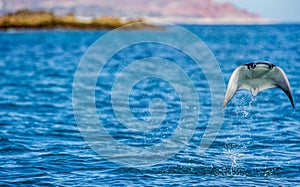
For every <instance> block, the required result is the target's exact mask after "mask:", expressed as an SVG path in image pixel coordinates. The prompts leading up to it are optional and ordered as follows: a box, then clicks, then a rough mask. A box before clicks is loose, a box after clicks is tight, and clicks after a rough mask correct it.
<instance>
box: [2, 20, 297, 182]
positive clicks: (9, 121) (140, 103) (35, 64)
mask: <svg viewBox="0 0 300 187" xmlns="http://www.w3.org/2000/svg"><path fill="white" fill-rule="evenodd" d="M182 27H184V28H186V29H187V30H189V31H191V32H192V33H194V34H195V35H196V36H197V37H199V38H200V39H201V40H203V41H204V42H205V44H206V45H207V47H208V48H209V49H210V50H211V52H212V53H213V54H214V56H215V58H216V60H217V61H218V63H219V65H220V68H221V71H222V75H223V77H224V81H225V83H228V80H229V78H230V75H231V73H232V72H233V71H234V69H235V68H236V67H237V66H239V65H241V64H245V63H248V62H251V61H257V60H263V61H270V62H273V63H274V64H276V65H278V66H280V67H281V68H282V69H283V70H284V71H285V72H286V74H287V76H288V78H289V81H290V86H291V90H292V94H293V98H294V102H295V106H296V109H295V110H294V109H293V108H292V106H291V104H290V101H289V99H288V97H287V96H286V95H285V93H284V92H283V91H282V90H280V89H277V88H274V89H269V90H266V91H263V92H261V93H259V94H258V96H257V97H255V98H253V97H252V96H251V94H250V92H248V91H239V92H237V93H236V95H235V96H234V97H233V99H232V100H231V101H230V102H229V104H228V105H227V108H226V109H225V111H224V115H225V116H224V120H223V123H222V126H221V129H220V130H219V132H218V136H217V137H216V139H215V140H214V142H213V144H212V145H211V146H210V147H209V148H208V149H207V150H206V151H205V152H203V153H201V152H199V151H198V147H199V144H200V141H201V137H202V135H203V133H204V131H205V128H206V126H207V123H208V121H209V118H210V115H211V114H210V111H211V108H210V107H211V103H212V101H211V93H210V91H209V85H208V83H207V79H206V77H205V75H204V74H203V72H202V71H201V69H199V68H195V63H194V62H193V60H192V59H191V58H190V57H188V56H187V55H186V54H183V53H182V51H180V50H178V49H174V48H172V46H165V45H163V44H136V45H132V46H130V47H128V48H126V49H122V50H119V51H117V52H116V54H115V55H114V56H113V57H112V58H111V59H110V62H109V63H107V64H106V66H105V68H104V69H103V71H105V72H106V74H104V77H102V78H101V77H99V79H98V81H97V84H96V86H95V96H96V101H95V105H96V107H97V114H98V116H99V119H100V120H101V122H102V123H103V126H104V127H105V128H106V129H107V132H108V133H109V134H110V135H111V136H112V137H113V138H114V139H116V140H117V141H120V142H122V143H123V144H127V145H128V146H133V147H139V148H141V149H142V148H143V147H150V146H153V145H156V144H159V143H161V142H163V141H164V140H165V139H168V138H170V136H171V135H172V133H174V131H175V130H176V128H177V127H178V121H179V120H180V117H179V115H180V113H181V111H182V110H183V109H181V105H180V102H181V100H180V98H179V97H178V94H177V93H176V89H175V88H174V87H173V86H172V85H171V84H169V83H168V82H167V81H165V80H162V79H159V78H155V77H154V78H150V79H143V80H141V81H139V82H137V84H136V85H135V86H134V87H133V88H132V90H131V94H130V96H129V98H128V102H129V106H130V109H131V112H132V115H133V116H135V117H136V118H137V119H138V120H141V121H145V120H146V121H147V120H148V119H149V118H150V117H151V111H149V109H148V107H149V104H150V102H151V101H152V100H153V99H157V98H159V99H160V100H163V101H164V102H166V103H167V104H166V114H165V120H164V121H163V123H162V124H161V127H160V128H156V129H155V130H153V131H150V132H148V133H141V132H135V131H129V130H128V129H126V128H125V127H124V126H122V123H120V122H118V121H117V118H116V117H115V116H114V111H113V108H112V107H111V103H110V101H111V95H110V93H111V89H112V85H113V82H114V80H115V79H116V76H117V73H118V71H120V69H121V68H124V67H125V66H127V65H128V64H130V63H131V62H133V61H135V60H138V59H143V58H147V57H152V56H154V57H160V58H164V59H167V60H169V61H170V62H175V63H177V64H178V65H179V66H180V67H181V68H182V69H183V70H184V71H185V72H186V75H187V76H189V77H190V78H191V80H193V81H194V83H195V84H194V86H195V89H196V90H197V93H198V95H199V98H200V99H199V107H200V111H201V114H199V115H200V119H199V122H198V126H197V129H196V131H195V132H194V134H193V136H192V138H191V139H190V141H189V143H188V144H187V145H186V146H185V147H184V148H183V149H182V150H180V151H179V152H178V153H177V154H175V155H174V156H173V157H171V158H169V159H167V160H166V161H164V162H162V163H159V164H156V165H153V166H149V167H143V168H137V167H127V166H126V165H119V164H116V163H114V162H112V161H111V160H109V159H107V158H104V157H103V156H101V155H99V154H98V153H97V152H96V151H94V150H93V148H92V147H91V146H90V144H89V143H88V142H86V141H85V139H84V138H83V137H82V134H81V133H80V131H79V129H78V125H77V123H76V120H75V117H74V111H73V105H72V102H74V101H73V100H72V94H73V90H72V89H73V87H72V86H73V80H74V75H75V73H76V70H77V66H78V65H79V63H80V60H81V59H82V57H83V56H84V54H85V52H86V51H87V50H88V48H89V47H90V46H91V45H92V44H93V43H94V42H95V41H96V40H97V39H98V38H100V37H101V36H104V35H105V34H106V33H107V31H75V30H74V31H69V30H68V31H65V30H42V31H36V30H31V31H14V30H9V31H2V32H0V77H1V78H0V157H1V158H0V185H1V186H6V185H8V186H41V185H45V186H162V185H163V186H202V185H203V186H207V185H210V186H247V185H250V186H295V185H299V184H300V113H299V107H300V105H299V103H300V81H299V78H300V77H299V75H300V25H297V24H283V25H243V26H242V25H213V26H206V25H182ZM122 32H123V33H124V32H125V33H126V32H137V33H139V32H140V33H143V32H156V33H159V32H168V31H163V30H162V31H157V30H156V31H128V30H123V31H120V33H122ZM177 39H178V38H174V40H177ZM106 47H107V48H108V49H110V48H111V49H114V47H115V46H111V45H108V46H106ZM98 55H99V56H96V58H98V57H99V58H101V52H99V54H98ZM99 71H100V70H99ZM162 71H163V70H162ZM87 76H88V74H87ZM174 76H176V75H174ZM82 86H84V85H82ZM87 119H88V117H87ZM106 149H108V150H109V147H106ZM145 159H146V158H145Z"/></svg>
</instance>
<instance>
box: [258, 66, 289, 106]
mask: <svg viewBox="0 0 300 187" xmlns="http://www.w3.org/2000/svg"><path fill="white" fill-rule="evenodd" d="M266 80H267V82H266V83H265V84H264V85H262V86H261V87H260V90H261V91H262V90H266V89H269V88H274V87H277V88H280V89H282V90H283V91H284V93H285V94H286V95H287V96H288V97H289V100H290V102H291V104H292V106H293V108H294V109H295V105H294V101H293V96H292V92H291V88H290V83H289V80H288V78H287V76H286V74H285V73H284V71H283V70H282V69H281V68H280V67H278V66H274V67H273V69H272V71H270V72H269V73H268V76H267V77H266Z"/></svg>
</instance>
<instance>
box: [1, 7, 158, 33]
mask: <svg viewBox="0 0 300 187" xmlns="http://www.w3.org/2000/svg"><path fill="white" fill-rule="evenodd" d="M132 23H135V24H134V25H131V26H130V25H129V24H132ZM127 25H128V26H127ZM122 26H127V27H124V29H133V30H140V29H158V28H159V27H158V26H155V25H150V24H147V23H145V22H144V20H143V19H142V18H137V19H132V20H121V19H120V18H118V17H111V16H101V17H98V18H94V19H92V20H88V21H87V20H79V19H77V18H76V17H75V15H74V14H73V13H69V14H67V15H64V16H57V15H55V14H54V13H52V12H49V11H44V10H28V9H23V10H18V11H16V12H14V13H7V14H4V15H2V16H1V17H0V30H9V29H15V30H33V29H34V30H39V29H66V30H74V29H78V30H111V29H115V28H119V27H122Z"/></svg>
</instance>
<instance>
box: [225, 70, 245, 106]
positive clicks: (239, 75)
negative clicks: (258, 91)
mask: <svg viewBox="0 0 300 187" xmlns="http://www.w3.org/2000/svg"><path fill="white" fill-rule="evenodd" d="M247 70H248V69H247V66H245V65H241V66H239V67H237V68H236V69H235V70H234V71H233V73H232V75H231V77H230V79H229V82H228V86H227V90H226V94H225V99H224V103H223V108H225V106H226V105H227V103H228V102H229V101H230V100H231V98H232V97H233V95H234V94H235V92H236V91H237V90H238V89H241V85H240V82H241V80H245V76H247V72H246V71H247ZM243 89H247V88H243Z"/></svg>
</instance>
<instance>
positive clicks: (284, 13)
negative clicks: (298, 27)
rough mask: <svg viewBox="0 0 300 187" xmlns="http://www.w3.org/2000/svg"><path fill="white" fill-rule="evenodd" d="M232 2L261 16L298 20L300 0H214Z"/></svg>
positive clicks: (216, 0) (299, 19) (281, 19)
mask: <svg viewBox="0 0 300 187" xmlns="http://www.w3.org/2000/svg"><path fill="white" fill-rule="evenodd" d="M214 1H215V2H224V1H227V2H232V3H234V4H235V5H236V6H237V7H240V8H243V9H247V10H249V11H251V12H253V13H257V14H258V15H260V16H261V17H264V18H271V19H276V20H279V21H297V22H300V0H214Z"/></svg>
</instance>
